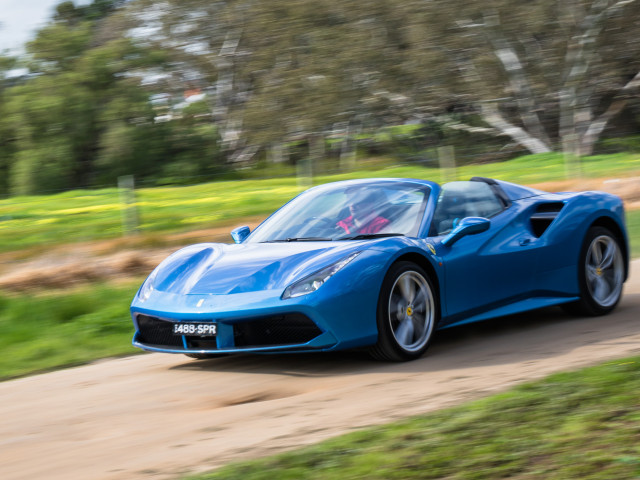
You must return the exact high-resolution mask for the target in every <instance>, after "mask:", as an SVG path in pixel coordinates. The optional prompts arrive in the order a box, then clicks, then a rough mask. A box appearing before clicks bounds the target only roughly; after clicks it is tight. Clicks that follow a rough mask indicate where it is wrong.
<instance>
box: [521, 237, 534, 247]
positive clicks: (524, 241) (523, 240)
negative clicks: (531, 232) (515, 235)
mask: <svg viewBox="0 0 640 480" xmlns="http://www.w3.org/2000/svg"><path fill="white" fill-rule="evenodd" d="M530 243H531V239H530V238H521V239H520V246H521V247H524V246H526V245H529V244H530Z"/></svg>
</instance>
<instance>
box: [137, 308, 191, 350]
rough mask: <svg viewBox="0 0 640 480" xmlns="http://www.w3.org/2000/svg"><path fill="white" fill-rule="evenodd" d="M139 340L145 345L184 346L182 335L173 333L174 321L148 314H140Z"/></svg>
mask: <svg viewBox="0 0 640 480" xmlns="http://www.w3.org/2000/svg"><path fill="white" fill-rule="evenodd" d="M138 342H140V343H143V344H145V345H158V346H166V347H184V346H183V344H182V337H181V336H179V335H174V334H173V323H172V322H168V321H166V320H160V319H159V318H156V317H150V316H148V315H138Z"/></svg>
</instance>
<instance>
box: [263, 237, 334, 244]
mask: <svg viewBox="0 0 640 480" xmlns="http://www.w3.org/2000/svg"><path fill="white" fill-rule="evenodd" d="M331 240H332V239H331V238H325V237H288V238H279V239H278V240H266V241H264V242H261V243H279V242H330V241H331Z"/></svg>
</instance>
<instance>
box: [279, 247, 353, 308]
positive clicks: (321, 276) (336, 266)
mask: <svg viewBox="0 0 640 480" xmlns="http://www.w3.org/2000/svg"><path fill="white" fill-rule="evenodd" d="M358 255H360V252H355V253H352V254H351V255H349V256H347V257H344V258H343V259H341V260H338V261H337V262H335V263H332V264H331V265H329V266H328V267H326V268H323V269H322V270H320V271H319V272H316V273H314V274H312V275H309V276H308V277H305V278H303V279H302V280H298V281H297V282H295V283H292V284H291V285H289V286H288V287H287V288H285V290H284V293H283V294H282V297H281V298H282V300H286V299H287V298H295V297H300V296H302V295H306V294H307V293H311V292H315V291H316V290H318V289H319V288H320V287H321V286H322V284H323V283H324V282H326V281H327V280H328V279H329V278H331V277H332V276H333V275H334V274H335V273H336V272H338V271H339V270H340V269H341V268H342V267H344V266H345V265H346V264H347V263H349V262H350V261H351V260H353V259H354V258H356V257H357V256H358Z"/></svg>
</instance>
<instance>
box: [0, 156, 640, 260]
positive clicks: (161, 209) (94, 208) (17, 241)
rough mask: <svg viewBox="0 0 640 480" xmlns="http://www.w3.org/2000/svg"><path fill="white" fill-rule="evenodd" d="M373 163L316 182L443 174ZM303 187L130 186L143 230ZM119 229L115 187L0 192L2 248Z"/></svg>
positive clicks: (592, 166) (522, 172)
mask: <svg viewBox="0 0 640 480" xmlns="http://www.w3.org/2000/svg"><path fill="white" fill-rule="evenodd" d="M374 165H376V169H374V170H360V171H357V172H352V173H345V174H338V175H330V176H319V177H316V178H314V183H316V184H319V183H326V182H329V181H335V180H343V179H350V178H362V177H416V178H429V179H432V180H435V181H440V180H441V172H440V170H438V169H435V168H426V167H421V166H416V165H413V166H389V167H386V168H381V167H380V165H379V164H377V163H376V164H374ZM582 165H583V174H584V175H585V176H586V177H612V176H616V175H640V155H631V154H616V155H601V156H594V157H588V158H584V159H583V163H582ZM474 175H477V176H486V177H496V178H501V179H504V180H507V181H512V182H517V183H524V184H531V183H538V182H542V181H549V180H557V179H561V178H564V175H565V171H564V164H563V162H562V156H561V155H560V154H540V155H528V156H525V157H520V158H518V159H515V160H511V161H508V162H501V163H492V164H484V165H471V166H463V167H460V168H459V169H458V171H457V177H458V178H461V179H462V178H469V177H471V176H474ZM302 188H303V187H301V186H299V185H298V183H297V180H296V179H295V178H293V177H286V178H272V179H262V180H251V181H246V180H244V181H224V182H216V183H209V184H201V185H195V186H188V187H157V188H141V189H138V190H137V191H136V196H137V205H138V215H139V218H140V230H141V231H142V232H143V233H145V234H147V235H154V234H157V235H161V234H165V233H169V232H180V231H190V230H195V229H201V228H210V227H215V226H221V225H232V224H233V222H234V221H235V220H236V219H238V218H242V217H246V216H249V215H252V216H266V215H268V214H269V213H271V212H273V211H274V210H275V209H276V208H278V207H279V206H280V205H282V204H283V203H284V202H286V201H287V200H289V199H291V198H292V197H293V196H295V195H296V194H297V193H299V192H300V191H301V190H302ZM122 235H123V226H122V208H121V203H120V197H119V193H118V191H117V189H115V188H113V189H103V190H92V191H72V192H65V193H60V194H57V195H47V196H30V197H13V198H10V199H5V200H0V252H16V251H20V250H23V249H29V248H41V249H42V248H49V247H50V246H52V245H55V244H63V243H69V242H77V241H90V240H96V239H107V238H117V237H120V236H122Z"/></svg>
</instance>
